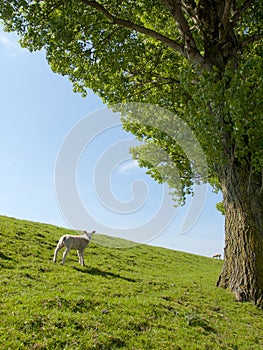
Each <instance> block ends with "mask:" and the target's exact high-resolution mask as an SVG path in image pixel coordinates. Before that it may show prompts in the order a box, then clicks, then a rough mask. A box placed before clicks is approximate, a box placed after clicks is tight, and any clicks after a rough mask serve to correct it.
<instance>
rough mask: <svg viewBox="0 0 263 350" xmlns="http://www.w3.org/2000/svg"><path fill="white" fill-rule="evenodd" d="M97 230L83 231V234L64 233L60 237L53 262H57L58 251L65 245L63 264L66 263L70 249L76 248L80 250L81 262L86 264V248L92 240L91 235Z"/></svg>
mask: <svg viewBox="0 0 263 350" xmlns="http://www.w3.org/2000/svg"><path fill="white" fill-rule="evenodd" d="M95 232H96V231H92V232H87V231H83V235H81V236H74V235H64V236H62V237H60V239H59V241H58V244H57V247H56V249H55V252H54V258H53V262H54V263H55V262H56V260H57V254H58V251H59V250H60V249H62V248H63V247H65V248H66V250H65V251H64V253H63V257H62V262H61V264H62V265H64V263H65V260H66V257H67V255H68V253H69V251H70V249H76V250H77V252H78V257H79V263H80V264H81V265H82V266H84V250H85V248H86V246H87V245H88V244H89V242H90V241H91V237H92V235H93V234H94V233H95Z"/></svg>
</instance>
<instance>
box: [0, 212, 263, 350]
mask: <svg viewBox="0 0 263 350" xmlns="http://www.w3.org/2000/svg"><path fill="white" fill-rule="evenodd" d="M68 232H70V233H72V231H70V230H66V229H62V228H58V227H55V226H51V225H46V224H40V223H33V222H28V221H23V220H16V219H11V218H7V217H3V216H0V264H1V300H0V349H1V350H6V349H12V350H13V349H51V350H53V349H80V350H86V349H108V350H112V349H130V350H145V349H149V350H154V349H156V350H157V349H158V350H162V349H163V350H170V349H173V350H179V349H182V350H197V349H200V350H208V349H225V350H232V349H233V350H237V349H238V350H241V349H242V350H252V349H253V350H259V349H263V313H262V311H261V310H258V309H257V308H256V307H255V306H254V305H253V304H250V303H244V304H242V303H237V302H236V301H235V298H234V296H233V295H232V294H231V293H230V292H228V291H226V290H222V289H219V288H216V287H215V284H216V281H217V277H218V275H219V273H220V271H221V268H222V261H218V260H213V259H211V258H206V257H200V256H197V255H191V254H187V253H183V252H177V251H172V250H168V249H163V248H157V247H151V246H146V245H137V246H135V247H133V248H125V246H126V245H128V246H129V244H128V243H127V242H125V241H124V240H119V241H118V242H117V241H116V239H111V238H109V237H106V236H103V235H95V236H94V239H93V241H92V242H91V244H90V246H89V247H88V248H87V249H86V251H85V262H86V266H85V267H82V266H80V265H79V264H78V258H77V254H76V252H75V251H72V252H70V254H69V255H68V257H67V261H66V264H65V265H64V266H61V265H60V259H61V257H62V253H61V252H60V254H59V262H58V263H57V264H54V263H53V262H52V257H53V252H54V248H55V246H56V243H57V240H58V238H59V237H60V236H61V235H62V234H65V233H68ZM111 242H112V247H113V246H116V245H118V246H121V247H122V248H119V249H116V248H110V247H109V246H110V243H111Z"/></svg>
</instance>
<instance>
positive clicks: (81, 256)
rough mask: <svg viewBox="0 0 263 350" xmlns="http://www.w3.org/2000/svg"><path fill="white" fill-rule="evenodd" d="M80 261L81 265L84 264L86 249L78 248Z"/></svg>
mask: <svg viewBox="0 0 263 350" xmlns="http://www.w3.org/2000/svg"><path fill="white" fill-rule="evenodd" d="M78 256H79V263H80V265H81V266H84V251H80V250H78Z"/></svg>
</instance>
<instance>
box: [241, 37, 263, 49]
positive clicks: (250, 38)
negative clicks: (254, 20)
mask: <svg viewBox="0 0 263 350" xmlns="http://www.w3.org/2000/svg"><path fill="white" fill-rule="evenodd" d="M262 38H263V34H255V35H252V36H250V37H249V38H247V39H245V40H244V41H243V42H242V43H241V47H245V46H246V45H248V44H250V43H253V42H255V41H258V40H260V39H262Z"/></svg>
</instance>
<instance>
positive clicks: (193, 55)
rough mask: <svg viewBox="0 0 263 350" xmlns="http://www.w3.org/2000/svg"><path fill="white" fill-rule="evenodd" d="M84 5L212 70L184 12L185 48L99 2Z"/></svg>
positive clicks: (182, 26)
mask: <svg viewBox="0 0 263 350" xmlns="http://www.w3.org/2000/svg"><path fill="white" fill-rule="evenodd" d="M81 1H82V3H83V4H84V5H86V6H87V7H91V8H94V9H96V10H97V11H98V12H100V13H101V14H103V15H104V16H105V17H106V18H108V19H109V20H110V22H112V23H113V24H117V25H119V26H121V27H124V28H129V29H132V30H134V31H136V32H138V33H141V34H145V35H147V36H149V37H151V38H154V39H156V40H157V41H160V42H162V43H163V44H165V45H167V46H168V47H170V48H171V49H173V50H175V51H177V52H178V53H180V54H181V55H182V56H184V57H186V58H188V59H190V60H191V61H192V62H194V63H196V64H198V65H199V66H200V67H201V68H203V69H210V65H209V64H208V63H207V62H206V61H205V59H204V57H203V56H202V55H201V54H200V52H199V51H198V49H197V47H196V44H195V42H194V40H193V37H192V35H191V30H190V28H189V25H188V23H187V21H186V19H185V18H184V16H183V13H182V10H181V9H180V11H181V16H182V17H180V21H181V23H182V24H180V28H181V30H182V35H183V36H184V46H183V45H180V44H179V43H178V42H176V41H174V40H172V39H170V38H168V37H167V36H165V35H162V34H160V33H158V32H156V31H154V30H152V29H148V28H145V27H143V26H141V25H138V24H136V23H133V22H131V21H128V20H126V19H122V18H119V17H116V16H115V15H113V14H111V13H110V12H109V11H108V10H107V9H106V8H105V7H104V6H102V5H101V4H99V3H98V2H97V1H88V0H81Z"/></svg>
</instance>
